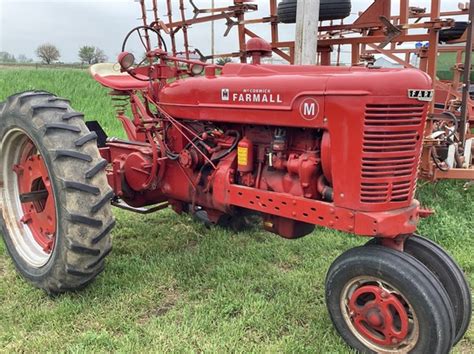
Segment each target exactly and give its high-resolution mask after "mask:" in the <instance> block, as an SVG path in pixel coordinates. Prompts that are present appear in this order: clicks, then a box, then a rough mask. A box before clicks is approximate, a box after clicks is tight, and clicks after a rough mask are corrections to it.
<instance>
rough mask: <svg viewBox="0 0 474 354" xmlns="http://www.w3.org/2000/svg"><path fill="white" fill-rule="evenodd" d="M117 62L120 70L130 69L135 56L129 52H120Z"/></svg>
mask: <svg viewBox="0 0 474 354" xmlns="http://www.w3.org/2000/svg"><path fill="white" fill-rule="evenodd" d="M118 62H119V64H120V66H121V67H122V69H124V70H127V69H130V68H131V67H132V66H133V64H134V63H135V56H134V55H133V54H132V53H129V52H122V53H120V54H119V56H118Z"/></svg>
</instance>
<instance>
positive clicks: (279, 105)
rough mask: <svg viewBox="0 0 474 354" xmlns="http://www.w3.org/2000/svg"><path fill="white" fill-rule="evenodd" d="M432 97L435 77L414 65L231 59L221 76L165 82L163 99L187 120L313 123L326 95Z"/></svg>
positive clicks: (344, 100) (343, 101)
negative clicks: (256, 62)
mask: <svg viewBox="0 0 474 354" xmlns="http://www.w3.org/2000/svg"><path fill="white" fill-rule="evenodd" d="M431 96H432V92H431V79H430V78H429V76H428V75H426V74H425V73H423V72H421V71H419V70H416V69H378V68H370V69H369V68H360V67H351V68H350V67H328V66H289V65H253V64H227V65H225V66H224V69H223V71H222V74H221V75H217V76H215V75H210V74H209V73H208V74H207V75H205V76H201V77H197V78H188V79H183V80H177V81H175V82H173V83H170V84H168V85H166V86H165V87H164V88H163V89H162V90H161V92H160V94H159V101H160V103H161V104H162V106H163V107H164V108H165V109H166V111H167V112H168V113H169V114H170V115H172V116H174V117H179V118H183V119H194V120H209V121H222V122H229V123H233V122H238V123H251V124H262V125H279V126H301V127H314V126H315V124H314V123H317V122H318V121H320V120H321V119H323V117H324V116H325V114H326V112H325V106H326V101H327V98H328V97H332V98H337V99H336V100H334V99H331V102H336V104H339V105H347V104H350V105H353V104H354V102H356V103H357V102H359V101H360V102H364V104H365V103H371V102H372V103H377V101H378V100H379V99H380V98H384V99H386V98H387V97H391V99H394V100H396V101H404V102H406V103H410V102H413V103H420V102H419V101H428V100H430V99H431V98H432V97H431ZM354 99H355V100H354ZM316 125H318V124H316Z"/></svg>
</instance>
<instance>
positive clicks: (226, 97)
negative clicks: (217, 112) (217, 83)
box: [221, 89, 230, 101]
mask: <svg viewBox="0 0 474 354" xmlns="http://www.w3.org/2000/svg"><path fill="white" fill-rule="evenodd" d="M229 99H230V91H229V89H222V90H221V100H222V101H228V100H229Z"/></svg>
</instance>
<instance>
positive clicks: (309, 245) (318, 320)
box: [0, 68, 474, 353]
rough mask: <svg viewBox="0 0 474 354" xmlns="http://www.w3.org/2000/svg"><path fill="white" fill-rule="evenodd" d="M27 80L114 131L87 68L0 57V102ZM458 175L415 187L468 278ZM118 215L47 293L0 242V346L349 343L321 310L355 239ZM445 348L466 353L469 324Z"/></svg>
mask: <svg viewBox="0 0 474 354" xmlns="http://www.w3.org/2000/svg"><path fill="white" fill-rule="evenodd" d="M28 89H45V90H49V91H51V92H54V93H56V94H57V95H60V96H63V97H67V98H70V99H71V100H72V105H73V107H75V108H76V109H77V110H79V111H82V112H84V113H85V114H86V116H87V117H88V119H97V120H99V121H100V122H101V124H102V125H103V126H104V127H105V129H106V130H107V131H108V132H109V134H110V135H120V136H123V134H122V133H121V127H120V125H119V124H118V123H117V122H116V121H115V119H114V111H113V108H112V105H111V103H110V100H109V98H108V97H107V96H106V93H107V90H105V89H103V88H101V87H100V86H99V85H98V84H96V83H95V82H94V81H93V80H92V79H91V78H89V76H88V74H87V73H86V72H85V71H80V70H48V69H39V70H34V69H22V70H19V69H12V68H9V69H1V68H0V101H1V100H3V99H5V98H6V97H7V96H8V95H10V94H13V93H15V92H18V91H23V90H28ZM421 184H423V183H421ZM462 186H463V184H462V182H453V181H451V182H449V181H444V182H440V183H437V184H424V185H423V186H421V187H420V188H419V191H418V198H419V199H420V200H421V201H422V203H423V204H424V205H426V206H429V207H431V208H433V209H435V210H436V214H435V215H434V216H432V217H431V218H428V219H425V220H423V221H422V222H421V225H420V233H422V234H424V235H428V236H429V237H430V238H432V239H434V240H435V241H437V242H438V243H440V244H441V245H442V246H444V247H445V248H446V249H447V250H448V251H449V252H450V253H451V254H452V255H453V256H454V257H455V258H456V259H457V261H458V262H459V264H460V265H461V267H462V268H463V269H464V270H465V272H466V275H467V277H468V279H469V281H470V283H471V286H472V284H474V276H473V275H474V261H473V257H472V255H473V253H474V243H473V231H472V230H474V219H473V217H472V215H474V204H473V202H472V200H473V197H474V192H473V189H472V188H471V189H470V190H468V191H464V190H463V188H462ZM116 216H117V227H116V228H115V229H114V231H113V242H114V251H113V252H112V254H111V256H110V257H109V258H108V261H107V267H106V271H105V272H104V273H103V274H102V275H101V276H99V278H98V279H97V281H96V282H94V283H93V284H92V285H91V286H90V287H88V288H87V289H85V290H84V291H82V292H79V293H75V294H66V295H63V296H59V297H57V298H50V297H48V296H47V295H45V293H44V292H43V291H41V290H38V289H35V288H33V287H31V286H30V285H29V284H27V283H26V282H25V281H24V280H23V279H22V278H21V277H20V276H19V275H18V274H17V273H16V272H15V270H14V267H13V265H12V263H11V261H10V260H9V258H8V256H7V254H6V251H5V248H4V246H3V244H1V245H0V279H1V281H0V304H1V306H0V348H2V349H0V351H3V350H4V351H7V352H10V351H18V352H39V351H41V352H58V351H61V352H62V351H66V352H89V351H93V352H108V351H120V352H140V351H141V352H154V351H160V352H161V351H170V352H175V351H179V352H183V351H186V352H188V351H193V352H194V351H206V352H227V351H239V352H331V353H346V352H349V349H348V348H347V346H346V345H345V344H344V342H343V341H342V340H341V339H340V337H339V336H338V335H337V333H336V332H335V330H334V329H333V327H332V324H331V321H330V320H329V317H328V314H327V311H326V308H325V303H324V278H325V273H326V271H327V269H328V267H329V265H330V264H331V262H332V261H333V260H334V259H335V258H336V257H337V256H338V255H339V254H340V253H342V252H343V251H345V250H347V249H349V248H351V247H354V246H357V245H360V244H362V243H364V242H365V240H364V239H363V238H357V237H354V236H350V235H346V234H343V233H340V232H336V231H332V230H327V229H323V228H320V229H317V231H315V233H314V234H313V235H310V236H308V237H305V238H302V239H299V240H294V241H288V240H284V239H281V238H279V237H278V236H275V235H271V234H269V233H266V232H264V231H261V230H260V229H258V228H255V229H254V230H251V231H249V232H246V233H241V234H233V233H231V232H229V231H227V230H223V229H220V228H213V229H207V228H205V227H204V226H203V225H202V224H200V223H197V222H195V221H194V220H192V219H191V218H190V217H188V216H177V215H175V214H173V213H172V212H170V211H163V212H159V213H156V214H153V215H148V216H142V215H135V214H129V213H126V212H123V211H120V210H117V211H116ZM454 351H455V352H458V353H461V352H464V353H468V352H474V330H473V328H472V326H471V328H470V329H469V331H468V333H467V334H466V336H465V338H464V339H463V340H462V341H461V342H460V343H459V344H458V346H457V347H456V348H455V349H454Z"/></svg>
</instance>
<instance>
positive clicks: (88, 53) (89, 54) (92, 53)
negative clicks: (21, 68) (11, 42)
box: [0, 43, 108, 65]
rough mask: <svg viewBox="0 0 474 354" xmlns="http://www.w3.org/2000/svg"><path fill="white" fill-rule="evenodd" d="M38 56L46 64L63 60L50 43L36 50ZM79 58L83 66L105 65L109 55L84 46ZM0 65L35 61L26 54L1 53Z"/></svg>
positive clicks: (93, 47) (92, 47) (80, 50)
mask: <svg viewBox="0 0 474 354" xmlns="http://www.w3.org/2000/svg"><path fill="white" fill-rule="evenodd" d="M35 54H36V56H37V57H38V58H39V59H40V60H41V62H42V63H44V64H47V65H49V64H53V63H55V62H58V61H59V59H60V58H61V53H60V51H59V49H58V48H57V47H56V46H55V45H53V44H50V43H44V44H41V45H40V46H38V48H36V50H35ZM77 57H78V59H79V61H80V62H81V63H82V64H88V65H91V64H97V63H103V62H105V61H107V59H108V58H107V55H105V52H104V51H103V50H102V49H100V48H98V47H95V46H88V45H85V46H82V47H81V48H79V51H78V53H77ZM0 63H4V64H15V63H19V64H27V63H33V59H31V58H28V57H26V56H25V55H24V54H20V55H19V56H18V57H15V56H14V55H13V54H10V53H8V52H0Z"/></svg>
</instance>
